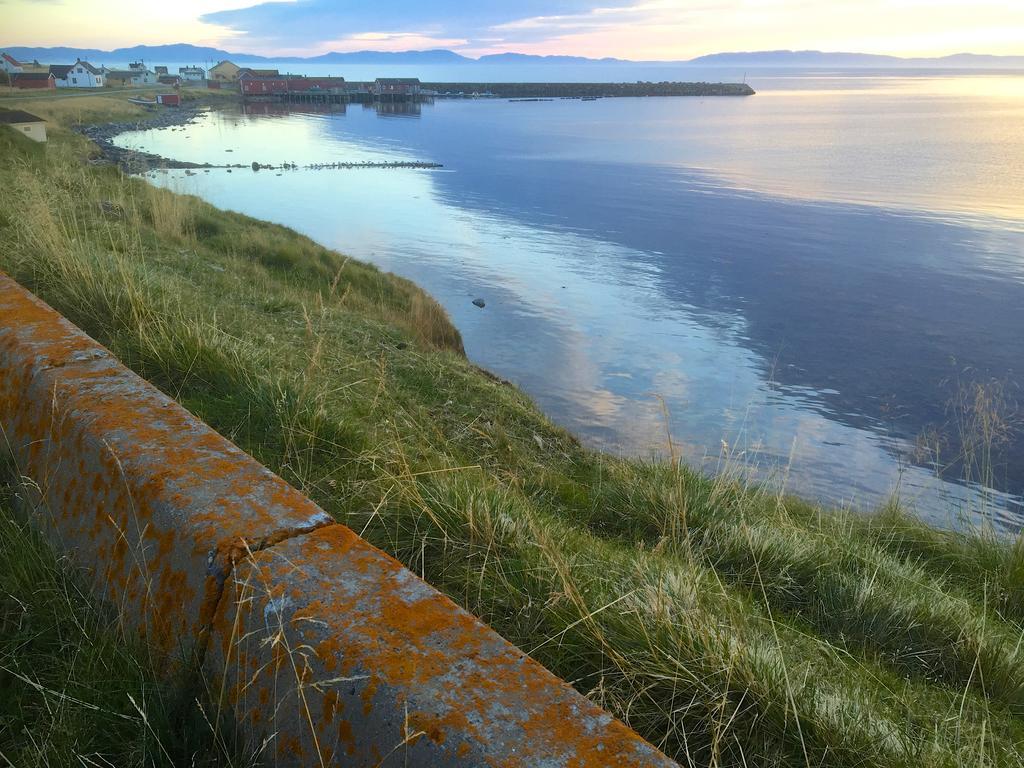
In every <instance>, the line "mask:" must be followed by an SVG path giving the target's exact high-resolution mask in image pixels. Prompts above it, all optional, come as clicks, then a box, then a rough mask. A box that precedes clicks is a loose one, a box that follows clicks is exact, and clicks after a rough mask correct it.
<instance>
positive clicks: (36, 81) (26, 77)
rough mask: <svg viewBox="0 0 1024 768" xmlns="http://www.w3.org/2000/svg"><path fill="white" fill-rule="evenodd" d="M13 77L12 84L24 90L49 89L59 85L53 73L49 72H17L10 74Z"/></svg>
mask: <svg viewBox="0 0 1024 768" xmlns="http://www.w3.org/2000/svg"><path fill="white" fill-rule="evenodd" d="M8 77H10V79H11V86H13V87H14V88H21V89H22V90H33V91H40V90H48V89H52V88H56V87H57V83H56V82H55V81H54V79H53V75H52V74H50V73H49V72H15V73H14V74H12V75H8Z"/></svg>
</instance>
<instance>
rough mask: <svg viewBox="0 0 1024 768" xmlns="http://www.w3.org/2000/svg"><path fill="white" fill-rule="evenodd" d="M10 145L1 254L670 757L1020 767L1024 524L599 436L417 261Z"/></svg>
mask: <svg viewBox="0 0 1024 768" xmlns="http://www.w3.org/2000/svg"><path fill="white" fill-rule="evenodd" d="M68 146H72V145H68ZM76 151H77V150H76ZM3 157H5V158H11V159H10V160H4V161H2V162H0V181H2V182H3V184H2V185H0V190H3V192H2V193H0V194H4V195H9V196H12V197H8V198H7V199H8V200H13V199H17V200H19V201H21V202H20V203H19V205H21V206H22V211H23V214H22V215H20V216H19V217H16V218H7V219H4V220H3V221H2V222H0V240H2V241H3V243H4V245H5V248H4V249H2V251H0V265H2V267H3V268H4V269H6V270H7V271H9V272H10V273H12V274H13V275H15V276H16V277H17V278H18V279H19V280H21V281H22V282H24V283H25V284H27V285H28V286H29V287H31V288H32V289H33V290H35V291H37V292H38V293H39V294H40V295H42V296H43V298H45V299H46V300H47V301H49V302H51V303H52V304H54V305H55V306H56V307H57V308H58V309H60V310H61V311H62V312H64V313H65V314H66V315H67V316H68V317H70V318H71V319H72V320H74V321H75V322H76V323H78V324H79V325H81V326H82V327H84V328H85V329H86V330H87V331H88V332H89V333H91V334H93V335H94V336H95V337H96V338H98V339H99V340H101V341H102V342H103V343H105V344H107V345H108V346H110V347H111V349H112V350H113V351H114V352H115V353H116V354H118V355H119V356H120V357H121V358H122V359H123V360H124V361H125V362H126V363H127V364H128V365H130V366H132V367H133V368H135V369H136V370H138V371H139V372H140V373H141V374H142V375H144V376H146V377H148V378H150V379H151V380H152V381H154V382H155V383H157V385H158V386H161V387H163V388H164V389H165V390H166V391H168V392H169V393H171V394H172V395H174V396H175V397H177V398H178V399H179V400H180V401H181V402H183V403H184V404H185V405H186V406H187V407H189V408H191V409H192V410H193V411H195V412H196V413H197V414H198V415H199V416H200V417H202V418H204V419H205V420H206V421H207V422H208V423H210V424H211V425H213V426H214V427H215V428H217V429H219V430H220V431H221V432H222V433H224V434H225V435H226V436H228V437H229V438H231V439H233V440H235V441H236V442H237V443H238V444H240V445H241V446H242V447H244V448H245V449H246V450H248V451H250V452H251V453H253V454H254V455H256V456H257V457H258V458H259V459H260V460H262V461H263V462H265V463H266V464H268V465H269V466H270V467H272V468H273V469H275V471H278V472H280V473H281V474H282V475H283V476H285V477H286V478H287V479H288V480H289V481H291V482H292V483H294V484H295V485H296V486H297V487H300V488H301V489H302V490H303V491H305V492H306V493H308V494H309V495H310V496H312V497H313V498H314V499H316V500H317V501H318V502H319V503H320V504H321V505H323V506H324V507H325V508H326V509H327V510H329V511H330V512H332V513H333V514H334V515H335V516H336V517H337V518H338V519H339V520H342V521H344V522H346V523H347V524H349V525H350V526H352V527H353V528H354V529H355V530H356V531H357V532H360V533H362V534H363V535H364V536H366V537H367V538H368V539H369V540H371V541H372V542H374V543H375V544H377V545H379V546H381V547H383V548H384V549H386V550H388V551H390V552H392V553H393V554H395V555H396V556H397V557H399V558H400V559H402V560H403V561H404V562H405V563H406V564H407V565H408V566H409V567H410V568H412V569H413V570H414V571H416V572H418V573H421V574H422V575H423V576H424V577H425V578H427V579H428V580H429V581H431V582H432V583H433V584H435V585H436V586H438V587H439V588H440V589H442V590H444V591H445V592H447V593H448V594H449V595H451V596H452V597H453V598H455V599H456V600H457V601H459V602H460V603H462V604H463V605H465V606H466V607H468V608H469V609H470V610H472V611H474V612H475V613H476V614H477V615H479V616H481V617H483V618H484V619H485V620H487V621H489V622H490V623H492V624H493V625H494V626H495V627H496V628H497V629H498V630H499V631H501V632H502V633H503V634H505V636H506V637H508V638H509V639H510V640H512V641H513V642H515V643H517V644H519V645H520V646H521V647H522V648H523V649H524V650H526V651H527V652H529V653H531V654H532V655H534V656H535V657H536V658H538V659H539V660H540V661H542V662H543V663H544V664H546V665H547V666H548V667H549V668H551V669H552V670H554V671H555V672H556V673H558V674H560V675H561V676H563V677H564V678H565V679H567V680H569V681H570V682H572V683H573V684H574V685H575V686H576V687H577V688H578V689H579V690H581V691H582V692H583V693H585V694H587V695H589V696H591V697H592V698H594V699H595V700H597V701H598V702H600V703H601V704H603V705H604V706H606V707H608V708H609V709H610V710H612V711H613V712H615V713H616V714H617V715H619V716H620V717H622V718H623V719H624V720H626V721H627V722H629V723H630V724H631V725H632V726H633V727H634V728H636V729H637V730H638V731H639V732H641V733H642V734H643V735H644V736H646V737H647V738H648V739H650V740H651V741H652V742H654V743H656V744H657V745H659V746H661V747H662V748H664V749H665V750H667V751H668V752H669V753H670V754H673V755H675V756H677V757H678V758H680V759H681V760H684V761H685V760H690V761H692V762H693V763H694V764H696V765H713V766H747V765H769V766H771V765H779V766H783V765H784V766H793V765H806V766H811V765H813V766H824V765H830V766H878V768H881V767H882V766H922V765H928V766H965V765H1006V766H1012V765H1020V764H1022V763H1024V719H1022V718H1024V692H1022V686H1024V673H1022V671H1021V668H1022V664H1021V657H1020V650H1019V646H1020V644H1021V639H1022V624H1024V617H1022V614H1021V606H1022V597H1024V565H1022V555H1021V550H1022V548H1021V545H1020V544H1019V543H1018V542H1013V541H1007V540H1005V539H1003V538H1000V537H998V536H997V535H995V534H994V533H992V532H991V531H988V530H983V531H978V532H970V531H966V532H953V531H940V530H937V529H934V528H931V527H928V526H927V525H925V524H923V523H921V522H918V521H915V520H914V519H913V518H912V517H910V516H908V515H907V514H905V513H904V512H902V511H901V510H899V509H897V508H887V509H885V510H880V511H879V512H878V513H877V514H875V515H855V514H852V513H849V512H842V511H836V510H825V509H820V508H817V507H814V506H812V505H809V504H806V503H804V502H801V501H799V500H795V499H791V498H788V497H786V496H782V495H779V494H778V493H774V492H768V491H767V490H764V489H759V488H756V487H749V486H748V485H746V484H744V483H742V482H739V481H737V480H736V479H734V478H730V476H729V473H725V474H724V475H723V476H721V477H717V478H711V477H707V476H704V475H702V474H699V473H696V472H694V471H691V470H689V469H687V468H686V467H684V466H682V465H680V464H679V463H678V462H670V463H644V462H634V461H625V460H620V459H615V458H611V457H608V456H603V455H600V454H597V453H594V452H590V451H587V450H585V449H583V448H581V447H580V446H579V444H578V443H577V442H576V441H575V440H574V439H573V438H572V437H571V436H570V435H568V434H567V433H565V432H563V431H562V430H560V429H558V428H556V427H554V426H553V425H552V424H550V423H549V422H548V421H547V420H546V419H545V418H544V417H543V416H542V415H541V414H539V413H538V412H537V411H536V409H535V408H534V407H533V405H532V404H531V403H530V402H529V401H528V400H527V399H526V398H525V397H524V396H523V395H522V394H521V393H519V392H518V391H516V390H515V389H514V388H512V387H510V386H508V385H505V384H503V383H501V382H499V381H496V380H494V379H493V378H491V377H488V376H485V375H483V374H482V373H480V372H479V371H478V370H476V369H475V368H474V367H473V366H472V365H470V364H469V363H468V362H467V361H466V360H465V359H464V357H463V355H462V354H461V342H460V341H459V338H458V335H457V332H456V331H455V330H454V328H452V327H451V324H450V323H449V322H447V319H446V318H445V316H444V314H443V311H442V310H440V308H439V307H437V305H436V304H434V303H433V302H432V301H431V300H430V299H429V297H427V296H425V295H424V294H423V293H422V292H420V291H419V290H418V289H416V288H415V287H414V286H412V285H410V284H409V283H407V282H406V281H402V280H399V279H397V278H394V277H393V276H390V275H386V274H383V273H381V272H379V271H377V270H375V269H373V268H371V267H368V266H366V265H363V264H360V263H358V262H355V261H352V260H349V259H345V258H344V257H342V256H339V255H338V254H335V253H332V252H329V251H326V250H324V249H323V248H320V247H319V246H317V245H316V244H314V243H312V242H310V241H308V240H306V239H305V238H302V237H300V236H298V235H296V234H294V233H292V232H290V231H288V230H285V229H283V228H280V227H274V226H272V225H268V224H262V223H257V222H253V221H251V220H248V219H246V218H244V217H241V216H236V215H232V214H226V213H222V212H219V211H216V210H215V209H212V208H210V207H209V206H207V205H205V204H203V203H201V202H200V201H198V200H194V199H192V198H180V197H179V198H173V202H172V201H171V200H172V198H171V197H170V196H169V195H170V193H160V194H159V195H153V193H151V192H149V191H148V190H147V189H146V188H145V187H143V186H142V185H141V184H140V183H138V182H135V181H128V180H124V179H121V178H120V177H119V176H117V174H116V173H114V172H112V171H109V170H100V169H84V168H82V166H81V165H80V164H79V163H78V162H77V161H76V159H75V157H74V152H67V153H64V154H62V153H61V152H59V151H55V152H48V153H47V154H46V155H41V154H39V153H33V152H30V151H29V150H28V149H26V148H24V147H22V146H17V147H14V146H13V145H12V151H11V152H10V153H6V154H4V155H3ZM165 195H166V196H167V197H164V196H165ZM72 200H79V201H85V202H86V203H88V204H86V205H84V206H81V207H80V211H81V212H80V213H74V214H71V213H67V212H66V210H67V208H68V206H69V205H70V202H71V201H72ZM102 201H108V202H111V203H113V204H114V205H115V206H116V207H111V206H109V205H108V206H105V207H104V206H101V205H100V203H101V202H102ZM162 201H167V204H168V205H170V206H172V207H173V206H180V211H179V212H170V213H167V214H158V215H157V216H154V215H153V208H152V206H153V205H154V204H157V205H162V204H163V202H162ZM112 211H113V213H112ZM158 221H159V222H160V223H158ZM186 243H187V245H186Z"/></svg>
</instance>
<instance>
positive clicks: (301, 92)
mask: <svg viewBox="0 0 1024 768" xmlns="http://www.w3.org/2000/svg"><path fill="white" fill-rule="evenodd" d="M256 71H259V70H243V71H242V73H241V75H239V78H238V83H239V90H240V91H241V93H242V95H243V96H245V97H262V96H280V97H285V98H288V97H297V96H327V95H333V96H344V95H346V94H347V90H346V89H347V86H346V83H345V78H344V77H303V76H302V75H268V76H262V75H257V74H255V72H256ZM263 71H267V72H276V70H263Z"/></svg>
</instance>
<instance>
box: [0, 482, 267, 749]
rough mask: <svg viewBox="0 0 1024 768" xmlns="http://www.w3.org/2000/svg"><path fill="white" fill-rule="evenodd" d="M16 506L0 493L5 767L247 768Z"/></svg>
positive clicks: (205, 710) (0, 703)
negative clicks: (98, 603)
mask: <svg viewBox="0 0 1024 768" xmlns="http://www.w3.org/2000/svg"><path fill="white" fill-rule="evenodd" d="M5 479H10V478H9V477H8V478H5ZM15 501H16V495H15V492H14V491H13V490H12V486H9V485H3V486H0V763H2V764H4V765H9V766H18V767H19V768H22V767H24V768H31V767H33V766H40V767H42V766H70V765H80V766H104V767H105V766H115V765H116V766H125V767H130V766H139V767H140V768H141V767H142V766H146V767H147V768H149V767H150V766H168V768H171V766H181V765H191V766H232V765H234V766H242V765H247V764H248V762H247V761H244V760H242V759H241V758H240V757H239V756H240V755H241V754H242V750H241V749H240V748H239V747H238V746H237V745H235V744H234V743H230V742H229V741H228V740H227V739H225V738H223V737H218V730H217V729H215V728H214V727H213V725H212V723H213V722H214V720H215V719H216V718H215V717H214V718H213V719H211V715H210V713H211V712H213V711H214V709H213V708H212V707H210V706H209V704H208V703H207V702H202V703H201V702H200V701H199V700H198V699H197V698H196V696H195V694H194V693H192V692H191V691H189V690H188V689H187V688H185V687H184V686H183V685H182V681H181V680H176V679H171V680H168V679H166V678H164V677H161V675H160V674H158V672H157V670H156V669H155V668H154V665H153V663H152V661H151V660H150V658H149V655H148V653H147V651H146V649H145V648H144V647H142V646H141V645H140V644H139V642H138V640H137V638H131V637H127V636H126V635H125V634H124V633H123V631H122V627H121V625H120V622H119V621H118V619H117V617H116V616H115V615H113V613H111V612H108V611H106V610H104V609H102V608H100V607H97V605H96V604H95V603H94V602H93V599H92V598H91V596H90V595H89V594H88V593H87V591H86V590H85V589H84V587H83V584H84V581H83V579H81V578H80V574H78V573H76V572H75V571H74V569H72V568H71V567H70V565H69V564H68V563H67V562H66V561H64V560H61V559H59V558H58V557H57V556H55V554H54V552H53V550H52V549H51V548H50V547H49V545H48V543H47V542H45V541H43V540H42V539H41V538H40V536H39V534H38V533H37V532H36V531H35V530H34V529H33V528H32V527H30V525H29V524H28V522H27V520H26V517H25V516H24V515H22V514H20V513H18V512H16V510H15V503H14V502H15ZM220 733H223V731H220Z"/></svg>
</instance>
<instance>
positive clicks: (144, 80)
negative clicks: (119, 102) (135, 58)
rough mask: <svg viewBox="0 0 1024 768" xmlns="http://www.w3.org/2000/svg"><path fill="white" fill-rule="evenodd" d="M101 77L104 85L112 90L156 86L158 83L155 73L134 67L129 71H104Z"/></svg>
mask: <svg viewBox="0 0 1024 768" xmlns="http://www.w3.org/2000/svg"><path fill="white" fill-rule="evenodd" d="M103 77H104V78H105V80H104V82H105V84H106V85H109V86H111V87H112V88H118V87H127V86H139V85H156V84H157V83H159V82H160V81H159V79H158V78H157V76H156V73H155V72H150V71H149V70H148V69H145V68H142V69H139V68H136V67H135V66H134V65H133V66H132V68H131V69H105V70H103Z"/></svg>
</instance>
